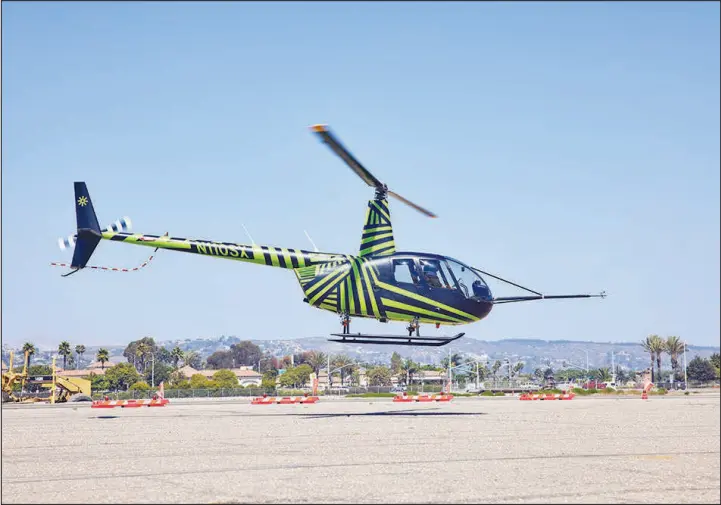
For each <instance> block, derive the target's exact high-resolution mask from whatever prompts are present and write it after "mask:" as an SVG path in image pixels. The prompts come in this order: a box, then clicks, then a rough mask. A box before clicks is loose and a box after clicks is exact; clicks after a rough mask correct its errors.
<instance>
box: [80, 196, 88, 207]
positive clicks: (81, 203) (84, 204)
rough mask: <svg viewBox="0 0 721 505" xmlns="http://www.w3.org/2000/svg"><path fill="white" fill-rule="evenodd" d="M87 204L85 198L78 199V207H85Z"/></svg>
mask: <svg viewBox="0 0 721 505" xmlns="http://www.w3.org/2000/svg"><path fill="white" fill-rule="evenodd" d="M87 204H88V199H87V198H86V197H84V196H81V197H80V198H78V205H80V206H81V207H85V206H86V205H87Z"/></svg>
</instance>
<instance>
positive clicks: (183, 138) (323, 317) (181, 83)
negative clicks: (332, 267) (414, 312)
mask: <svg viewBox="0 0 721 505" xmlns="http://www.w3.org/2000/svg"><path fill="white" fill-rule="evenodd" d="M2 14H3V16H2V18H3V19H2V21H3V32H2V37H3V39H2V77H3V81H2V84H3V87H2V111H3V115H2V163H3V165H2V176H3V177H2V183H3V184H2V239H3V241H2V246H3V248H2V295H3V296H2V330H3V335H2V336H3V341H4V342H6V343H11V344H21V343H22V342H24V341H28V340H29V341H33V342H35V343H36V344H37V345H41V346H57V343H58V342H59V341H60V340H63V339H64V340H69V341H70V342H71V343H73V344H76V343H83V344H85V345H96V344H121V343H125V342H128V341H130V340H134V339H137V338H140V337H142V336H145V335H151V336H153V337H155V338H156V339H161V340H164V339H169V338H195V337H198V336H216V335H221V334H226V335H229V334H234V335H238V336H241V337H247V338H257V339H266V338H294V337H304V336H321V335H327V334H328V333H330V332H331V331H333V332H335V331H338V330H339V329H340V325H339V321H338V319H337V317H336V316H334V315H333V314H330V313H327V312H324V311H320V310H317V309H312V308H310V307H309V306H308V305H307V304H305V303H303V302H302V298H303V295H302V292H301V289H300V287H299V286H298V284H297V282H296V280H295V276H294V275H293V274H292V273H291V272H289V271H284V270H279V269H272V268H269V267H263V266H256V265H249V264H241V263H236V262H231V261H226V260H221V259H213V258H203V257H197V256H194V255H186V254H179V253H174V252H169V251H159V252H158V254H157V256H156V259H155V260H154V261H153V263H152V264H151V265H150V266H149V267H148V268H146V269H144V270H142V271H140V272H136V273H127V274H120V273H110V272H99V271H84V272H80V273H78V274H77V275H74V276H71V277H69V278H65V279H64V278H61V277H60V274H62V273H64V269H60V268H53V267H50V266H49V264H50V262H53V261H66V262H69V260H70V258H71V253H70V252H68V251H61V250H60V249H59V248H58V246H57V239H58V237H62V236H66V235H68V234H70V233H73V232H74V227H75V217H74V206H73V181H76V180H83V181H86V182H87V184H88V187H89V189H90V194H91V197H92V198H93V201H94V204H95V210H96V212H97V213H98V217H99V219H100V221H101V223H102V224H108V223H110V222H112V221H114V220H115V219H117V218H119V217H121V216H124V215H128V216H130V217H131V219H132V220H133V223H134V227H133V231H137V232H143V233H164V232H166V231H169V232H170V233H171V234H172V235H175V236H186V237H187V236H190V237H194V238H210V239H217V240H223V241H236V242H241V243H247V242H248V239H247V238H246V236H245V234H244V232H243V228H242V226H241V223H244V224H245V225H246V226H247V227H248V229H249V231H250V233H251V235H252V236H253V238H254V239H255V241H256V242H258V243H262V244H269V245H276V246H284V247H302V248H307V249H310V248H311V246H310V244H309V243H308V241H307V239H306V238H305V235H304V234H303V230H304V229H307V230H308V232H309V233H310V235H311V237H312V238H313V239H314V241H315V242H316V243H317V244H318V246H319V248H320V249H321V250H324V251H332V252H351V253H352V252H357V250H358V245H359V241H360V234H361V227H362V221H363V216H364V213H365V206H366V202H367V200H368V199H369V198H370V197H372V195H373V191H372V190H371V189H370V188H368V187H367V186H365V185H364V184H363V182H362V181H361V180H360V179H358V178H357V177H356V176H355V175H353V173H352V172H351V171H350V170H349V169H348V168H347V167H346V166H345V165H344V164H343V163H342V161H341V160H339V159H338V158H336V157H335V156H334V155H333V154H332V153H331V152H330V151H329V150H328V149H327V148H326V147H325V146H324V145H322V144H321V143H320V142H319V141H318V140H317V139H316V138H315V137H314V136H313V135H312V134H311V133H310V132H309V131H308V129H307V127H308V125H311V124H313V123H319V122H322V123H328V124H329V125H330V126H331V128H332V129H334V131H335V132H336V134H337V135H338V136H339V137H340V139H341V140H342V141H343V142H344V143H345V144H346V145H347V146H348V147H349V148H350V149H351V151H352V152H353V153H354V154H355V155H356V156H357V157H358V158H359V159H360V160H361V161H362V162H363V163H364V164H365V165H366V166H367V167H368V168H369V169H371V170H372V171H373V173H374V174H375V175H376V176H377V177H378V178H380V179H381V180H383V181H385V182H387V183H388V184H389V186H390V187H391V189H394V190H396V191H398V192H400V193H401V194H402V195H404V196H406V197H407V198H409V199H411V200H413V201H415V202H417V203H419V204H421V205H423V206H426V207H428V208H429V209H431V210H432V211H434V212H436V213H437V214H438V215H439V216H440V217H439V219H437V220H432V219H428V218H425V217H423V216H422V215H420V214H418V213H416V212H415V211H413V210H411V209H409V208H407V207H404V206H402V205H401V204H399V203H397V202H396V201H391V212H392V217H393V220H394V225H395V234H396V244H397V246H398V248H399V249H401V250H420V251H432V252H438V253H443V254H448V255H450V256H453V257H456V258H458V259H460V260H462V261H465V262H467V263H471V264H473V265H475V266H477V267H479V268H482V269H484V270H488V271H491V272H494V273H497V274H499V275H502V276H506V277H508V278H510V279H512V280H515V281H516V282H519V283H521V284H525V285H527V286H530V287H532V288H535V289H539V290H541V291H544V292H546V293H577V292H598V291H601V290H606V291H607V292H608V294H609V297H608V298H606V299H605V300H578V301H575V300H572V301H557V302H554V301H547V302H533V303H528V304H518V305H505V306H499V307H496V308H495V309H494V310H493V311H492V313H491V314H490V316H489V317H488V318H487V319H486V320H484V321H482V322H480V323H475V324H473V325H470V326H467V327H466V328H465V330H466V332H467V335H469V336H472V337H476V338H480V339H488V340H495V339H501V338H507V337H534V338H544V339H559V338H564V339H566V338H567V339H579V340H604V341H607V340H619V341H640V340H641V339H642V338H644V337H645V336H646V335H648V334H650V333H658V334H661V335H664V336H665V335H671V334H675V335H680V336H681V337H682V338H685V339H688V341H689V342H690V343H692V344H699V345H719V275H720V274H719V150H720V147H719V137H720V132H719V107H720V105H719V4H718V3H712V2H708V3H687V2H684V3H668V2H663V3H651V2H649V3H645V2H644V3H626V2H618V3H576V4H573V3H563V4H561V3H557V4H544V3H518V4H503V3H410V2H409V3H337V4H333V3H326V2H323V3H309V4H303V3H292V4H291V3H263V4H260V3H258V4H253V3H218V4H212V3H207V4H197V3H190V2H188V3H175V4H174V3H163V4H159V3H144V2H137V3H127V4H125V3H104V4H100V3H96V4H93V3H74V4H71V3H66V4H51V3H10V4H4V5H3V9H2ZM151 252H152V250H151V249H147V248H139V247H131V246H127V245H123V244H117V243H109V242H103V243H101V244H100V246H99V247H98V250H97V252H96V254H95V255H94V256H93V259H92V262H91V264H96V265H111V266H128V267H132V266H135V265H137V264H139V263H141V262H142V261H143V260H145V259H146V258H147V256H148V255H149V254H150V253H151ZM491 285H492V287H493V288H494V289H495V291H497V292H498V293H500V294H506V295H507V294H513V293H518V292H516V291H515V290H513V291H509V290H508V289H505V288H503V287H499V285H498V284H497V283H495V282H493V283H492V284H491ZM518 294H520V293H518ZM352 329H353V331H382V332H384V333H391V332H393V333H402V332H403V325H402V324H396V325H388V326H386V325H381V324H380V323H377V322H375V321H365V322H364V321H359V320H355V321H354V322H353V326H352ZM451 331H453V330H452V329H447V328H441V330H439V331H438V332H436V330H435V329H431V328H426V333H428V334H436V333H443V334H448V333H450V332H451Z"/></svg>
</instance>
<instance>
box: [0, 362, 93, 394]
mask: <svg viewBox="0 0 721 505" xmlns="http://www.w3.org/2000/svg"><path fill="white" fill-rule="evenodd" d="M18 381H20V384H21V386H20V388H21V389H24V388H25V383H26V382H28V383H31V384H39V385H40V387H42V388H45V389H50V396H49V397H40V396H25V395H22V396H17V395H15V394H14V393H13V386H14V385H15V384H16V383H17V382H18ZM91 393H92V388H91V382H90V381H89V380H88V379H81V378H80V377H62V376H60V375H58V373H57V369H56V368H55V358H53V364H52V375H50V376H47V375H44V376H39V377H32V378H30V377H28V353H27V352H25V366H24V367H23V372H22V373H15V371H14V370H13V353H12V352H11V353H10V366H9V367H8V371H7V372H6V373H4V374H3V376H2V401H3V403H5V402H9V401H12V402H22V403H26V402H27V403H35V402H42V401H48V400H50V403H56V402H57V403H62V402H83V401H87V402H89V401H92V397H91Z"/></svg>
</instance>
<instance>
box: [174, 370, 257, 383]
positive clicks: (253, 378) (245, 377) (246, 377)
mask: <svg viewBox="0 0 721 505" xmlns="http://www.w3.org/2000/svg"><path fill="white" fill-rule="evenodd" d="M228 370H230V371H231V372H233V373H234V374H235V376H236V377H237V378H238V385H239V386H243V387H248V386H260V383H261V382H262V380H263V375H261V374H259V373H258V372H256V371H255V370H253V369H252V367H249V366H242V367H240V368H230V369H228ZM217 371H218V370H196V369H195V368H193V367H192V366H188V365H185V366H184V367H182V368H180V369H178V372H180V373H182V374H183V375H184V376H185V378H186V379H190V378H191V377H192V376H193V375H195V374H200V375H202V376H203V377H205V378H206V379H212V378H213V375H214V374H215V372H217Z"/></svg>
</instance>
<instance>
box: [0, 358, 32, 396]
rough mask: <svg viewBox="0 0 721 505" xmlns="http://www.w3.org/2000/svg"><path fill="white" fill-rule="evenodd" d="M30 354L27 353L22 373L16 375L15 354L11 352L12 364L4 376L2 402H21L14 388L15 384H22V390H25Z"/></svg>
mask: <svg viewBox="0 0 721 505" xmlns="http://www.w3.org/2000/svg"><path fill="white" fill-rule="evenodd" d="M29 356H30V353H29V352H28V351H25V364H24V365H23V371H22V373H15V370H14V369H13V368H14V361H15V359H14V358H15V354H14V353H13V351H10V363H9V365H8V371H7V372H5V373H3V375H2V401H3V403H5V402H9V401H14V402H17V401H20V399H19V398H18V397H17V396H15V395H14V394H13V387H14V386H15V384H17V383H18V382H20V390H23V389H24V388H25V381H26V380H27V378H28V359H29Z"/></svg>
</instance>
